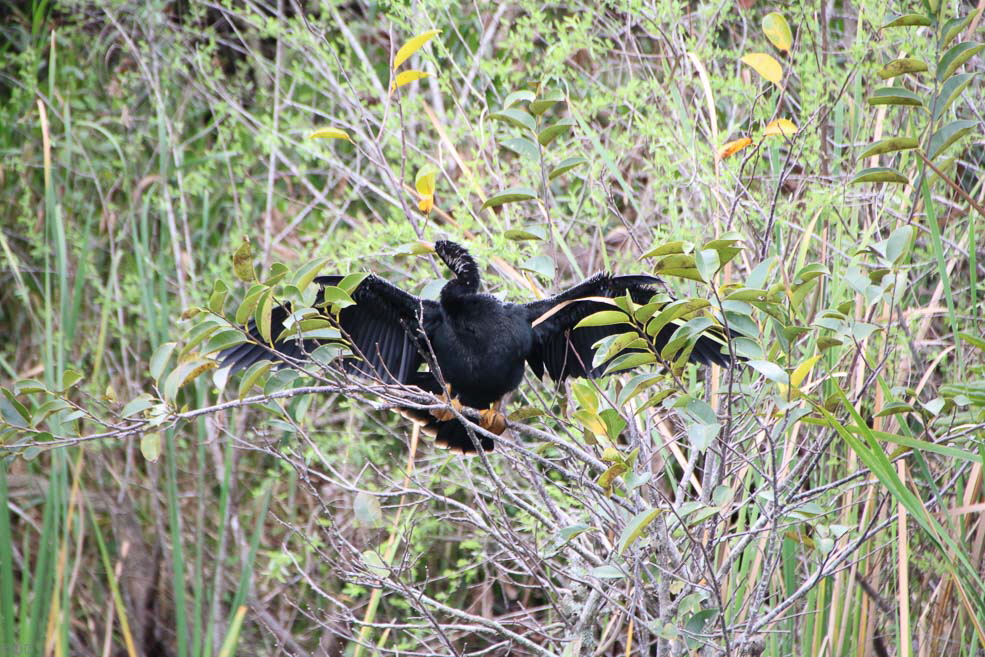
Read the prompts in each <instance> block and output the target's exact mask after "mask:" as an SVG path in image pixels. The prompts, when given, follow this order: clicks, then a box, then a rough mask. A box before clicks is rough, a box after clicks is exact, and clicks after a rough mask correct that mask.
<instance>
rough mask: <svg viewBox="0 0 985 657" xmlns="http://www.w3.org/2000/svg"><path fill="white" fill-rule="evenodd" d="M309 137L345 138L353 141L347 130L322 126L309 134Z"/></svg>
mask: <svg viewBox="0 0 985 657" xmlns="http://www.w3.org/2000/svg"><path fill="white" fill-rule="evenodd" d="M308 139H345V140H347V141H352V139H351V138H350V137H349V133H348V132H346V131H345V130H339V129H338V128H321V129H319V130H315V131H314V132H312V133H311V134H310V135H308Z"/></svg>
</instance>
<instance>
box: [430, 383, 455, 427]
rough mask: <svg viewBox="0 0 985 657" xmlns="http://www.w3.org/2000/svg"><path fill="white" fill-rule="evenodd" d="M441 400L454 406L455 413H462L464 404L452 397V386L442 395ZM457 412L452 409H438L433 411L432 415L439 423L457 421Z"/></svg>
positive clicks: (447, 387) (446, 388)
mask: <svg viewBox="0 0 985 657" xmlns="http://www.w3.org/2000/svg"><path fill="white" fill-rule="evenodd" d="M441 399H442V400H444V401H445V402H447V403H448V404H449V405H450V406H452V408H454V409H455V411H458V412H459V413H461V412H462V402H460V401H458V398H457V397H453V396H452V394H451V386H446V387H445V394H443V395H441ZM455 411H453V410H452V409H451V408H436V409H434V410H433V411H431V415H433V416H434V418H435V419H436V420H437V421H438V422H448V421H450V420H454V419H455Z"/></svg>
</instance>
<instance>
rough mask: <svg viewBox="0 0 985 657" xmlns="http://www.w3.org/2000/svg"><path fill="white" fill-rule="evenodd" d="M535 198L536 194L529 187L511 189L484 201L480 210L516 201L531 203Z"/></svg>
mask: <svg viewBox="0 0 985 657" xmlns="http://www.w3.org/2000/svg"><path fill="white" fill-rule="evenodd" d="M535 198H537V192H536V191H534V190H533V189H532V188H530V187H511V188H509V189H506V190H503V191H502V192H500V193H498V194H494V195H492V196H490V197H489V198H488V199H486V202H485V203H483V204H482V209H483V210H485V209H487V208H494V207H497V206H500V205H504V204H506V203H516V202H518V201H531V200H533V199H535Z"/></svg>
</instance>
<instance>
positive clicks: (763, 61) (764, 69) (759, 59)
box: [742, 52, 783, 85]
mask: <svg viewBox="0 0 985 657" xmlns="http://www.w3.org/2000/svg"><path fill="white" fill-rule="evenodd" d="M742 63H743V64H746V65H747V66H751V67H752V69H753V70H754V71H756V72H757V73H759V74H760V75H761V76H763V77H764V78H766V79H767V80H769V81H770V82H772V83H773V84H775V85H779V84H780V80H782V79H783V67H782V66H780V62H778V61H776V60H775V59H773V57H772V56H771V55H767V54H766V53H764V52H751V53H749V54H748V55H745V56H743V58H742Z"/></svg>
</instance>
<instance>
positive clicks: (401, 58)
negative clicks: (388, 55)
mask: <svg viewBox="0 0 985 657" xmlns="http://www.w3.org/2000/svg"><path fill="white" fill-rule="evenodd" d="M437 34H441V30H428V31H427V32H422V33H421V34H418V35H417V36H415V37H411V38H410V39H408V40H407V43H405V44H404V45H402V46H400V50H398V51H397V54H396V55H394V56H393V68H394V69H397V68H400V65H401V64H403V63H404V62H405V61H407V58H408V57H410V56H411V55H413V54H414V53H415V52H417V51H418V50H420V49H421V48H422V47H424V44H425V43H427V42H428V41H430V40H431V39H433V38H434V37H435V35H437Z"/></svg>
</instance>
